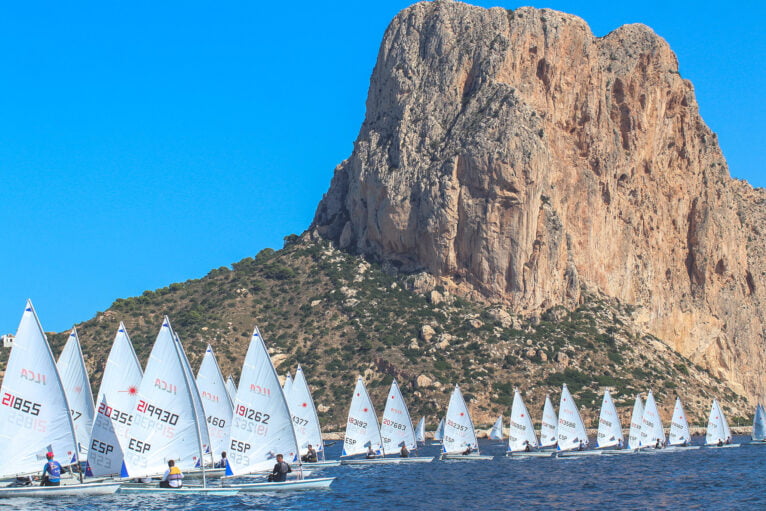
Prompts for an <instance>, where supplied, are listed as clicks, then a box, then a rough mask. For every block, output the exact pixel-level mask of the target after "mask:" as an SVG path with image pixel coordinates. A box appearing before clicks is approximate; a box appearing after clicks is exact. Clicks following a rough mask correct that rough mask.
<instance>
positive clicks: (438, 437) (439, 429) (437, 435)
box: [434, 417, 444, 442]
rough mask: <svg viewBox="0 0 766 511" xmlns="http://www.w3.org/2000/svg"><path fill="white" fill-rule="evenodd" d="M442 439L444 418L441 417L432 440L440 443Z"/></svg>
mask: <svg viewBox="0 0 766 511" xmlns="http://www.w3.org/2000/svg"><path fill="white" fill-rule="evenodd" d="M443 439H444V417H442V420H440V421H439V425H438V426H436V431H434V440H435V441H437V442H441V441H442V440H443Z"/></svg>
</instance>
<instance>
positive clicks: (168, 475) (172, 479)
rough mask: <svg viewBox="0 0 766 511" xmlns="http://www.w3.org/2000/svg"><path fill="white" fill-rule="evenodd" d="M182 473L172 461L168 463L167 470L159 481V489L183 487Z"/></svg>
mask: <svg viewBox="0 0 766 511" xmlns="http://www.w3.org/2000/svg"><path fill="white" fill-rule="evenodd" d="M183 478H184V475H183V472H181V469H180V468H178V467H177V466H176V462H175V461H173V460H170V461H168V469H167V470H166V471H165V475H163V476H162V479H161V480H160V488H180V487H181V486H183Z"/></svg>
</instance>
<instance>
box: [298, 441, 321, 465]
mask: <svg viewBox="0 0 766 511" xmlns="http://www.w3.org/2000/svg"><path fill="white" fill-rule="evenodd" d="M301 461H303V462H306V463H316V462H317V451H316V449H314V446H313V445H311V444H309V447H308V451H307V452H306V454H304V455H303V456H301Z"/></svg>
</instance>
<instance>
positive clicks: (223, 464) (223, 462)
mask: <svg viewBox="0 0 766 511" xmlns="http://www.w3.org/2000/svg"><path fill="white" fill-rule="evenodd" d="M228 464H229V460H228V459H226V451H221V459H220V460H219V461H216V462H215V465H213V468H226V465H228Z"/></svg>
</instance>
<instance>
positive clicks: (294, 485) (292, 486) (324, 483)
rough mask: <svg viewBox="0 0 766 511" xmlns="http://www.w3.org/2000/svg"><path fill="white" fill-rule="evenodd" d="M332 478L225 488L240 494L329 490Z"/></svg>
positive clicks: (250, 484) (238, 485) (239, 485)
mask: <svg viewBox="0 0 766 511" xmlns="http://www.w3.org/2000/svg"><path fill="white" fill-rule="evenodd" d="M334 480H335V478H334V477H318V478H316V479H301V480H298V481H285V482H282V483H268V482H267V483H248V484H237V485H232V486H227V488H236V489H237V490H239V491H241V492H257V491H294V490H313V489H319V488H329V487H330V485H331V484H332V482H333V481H334Z"/></svg>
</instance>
